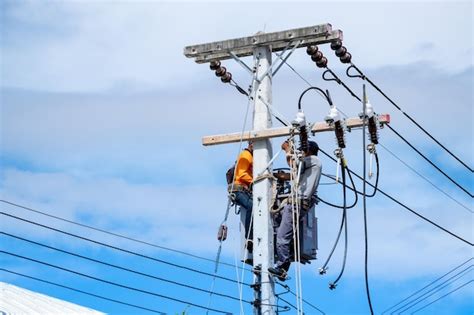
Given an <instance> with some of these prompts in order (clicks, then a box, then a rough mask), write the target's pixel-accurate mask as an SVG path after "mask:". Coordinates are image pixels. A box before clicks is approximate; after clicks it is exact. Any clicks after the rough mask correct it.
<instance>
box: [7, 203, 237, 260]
mask: <svg viewBox="0 0 474 315" xmlns="http://www.w3.org/2000/svg"><path fill="white" fill-rule="evenodd" d="M0 202H2V203H5V204H8V205H11V206H14V207H17V208H21V209H24V210H27V211H30V212H33V213H37V214H41V215H43V216H46V217H49V218H53V219H56V220H59V221H63V222H67V223H70V224H74V225H76V226H80V227H83V228H87V229H90V230H93V231H97V232H100V233H104V234H107V235H111V236H115V237H118V238H121V239H125V240H128V241H132V242H135V243H138V244H142V245H147V246H150V247H154V248H158V249H162V250H166V251H170V252H173V253H177V254H181V255H185V256H188V257H192V258H196V259H200V260H203V261H208V262H213V263H215V260H214V259H210V258H206V257H202V256H198V255H194V254H191V253H187V252H184V251H180V250H176V249H173V248H170V247H165V246H162V245H157V244H153V243H150V242H147V241H144V240H139V239H136V238H133V237H129V236H126V235H123V234H119V233H114V232H110V231H107V230H104V229H101V228H98V227H94V226H91V225H87V224H84V223H79V222H77V221H72V220H69V219H66V218H63V217H60V216H56V215H52V214H50V213H47V212H45V211H40V210H38V209H33V208H30V207H27V206H24V205H20V204H18V203H14V202H12V201H8V200H5V199H0ZM219 264H220V265H223V266H228V267H232V268H234V267H235V266H234V265H232V264H229V263H225V262H219Z"/></svg>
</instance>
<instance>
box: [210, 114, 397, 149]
mask: <svg viewBox="0 0 474 315" xmlns="http://www.w3.org/2000/svg"><path fill="white" fill-rule="evenodd" d="M378 119H379V123H380V124H381V125H382V126H383V125H384V124H388V123H390V115H389V114H382V115H379V116H378ZM362 125H363V121H362V120H361V119H360V118H348V119H346V126H347V128H349V129H352V128H358V127H362ZM333 130H334V128H333V127H331V126H330V125H328V124H327V123H326V122H318V123H315V124H314V126H313V128H312V129H311V132H312V133H316V132H324V131H333ZM290 134H291V128H290V127H280V128H271V129H266V130H260V131H258V130H253V131H245V132H244V134H243V137H242V133H240V132H236V133H228V134H222V135H214V136H205V137H203V138H202V144H203V145H204V146H209V145H217V144H225V143H233V142H239V141H240V139H241V138H242V140H243V141H248V140H263V139H269V138H277V137H285V136H289V135H290Z"/></svg>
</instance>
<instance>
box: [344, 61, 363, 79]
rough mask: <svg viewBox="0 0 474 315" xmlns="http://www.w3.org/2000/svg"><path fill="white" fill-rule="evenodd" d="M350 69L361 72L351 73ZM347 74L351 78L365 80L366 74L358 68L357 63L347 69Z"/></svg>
mask: <svg viewBox="0 0 474 315" xmlns="http://www.w3.org/2000/svg"><path fill="white" fill-rule="evenodd" d="M350 69H355V70H356V71H357V72H358V73H359V74H350V73H349V70H350ZM346 75H347V76H348V77H349V78H361V79H362V80H365V75H364V74H363V73H362V71H360V70H359V68H357V67H356V66H355V65H353V64H351V65H350V66H349V67H348V68H347V70H346Z"/></svg>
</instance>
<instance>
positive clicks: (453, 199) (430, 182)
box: [379, 143, 474, 213]
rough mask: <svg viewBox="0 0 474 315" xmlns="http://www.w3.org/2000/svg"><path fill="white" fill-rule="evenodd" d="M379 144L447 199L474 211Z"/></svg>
mask: <svg viewBox="0 0 474 315" xmlns="http://www.w3.org/2000/svg"><path fill="white" fill-rule="evenodd" d="M379 146H381V147H382V148H383V149H384V150H385V151H387V152H388V153H389V154H390V155H391V156H393V157H394V158H395V159H397V160H398V161H399V162H400V163H402V164H403V165H405V166H406V167H407V168H408V169H410V170H411V171H412V172H414V173H415V174H416V175H418V176H419V177H420V178H422V179H423V180H424V181H426V182H427V183H429V184H430V185H431V186H433V187H434V188H436V190H438V191H439V192H441V193H442V194H443V195H445V196H446V197H448V198H449V199H451V200H452V201H454V202H455V203H457V204H458V205H459V206H461V207H463V208H464V209H466V210H467V211H469V212H470V213H474V211H472V210H471V209H469V208H468V207H467V206H465V205H464V204H462V203H461V202H460V201H459V200H457V199H456V198H454V197H453V196H451V195H450V194H448V193H447V192H446V191H444V190H443V189H441V188H439V186H438V185H435V184H434V183H433V182H432V181H430V180H429V179H428V178H426V177H425V176H423V175H422V174H421V173H420V172H418V171H417V170H416V169H414V168H413V167H411V166H410V165H409V164H408V163H406V162H405V161H403V160H402V159H401V158H400V157H399V156H398V155H396V154H395V153H393V152H392V151H390V150H389V149H388V148H387V147H385V146H384V145H383V144H381V143H379Z"/></svg>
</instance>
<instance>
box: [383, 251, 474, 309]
mask: <svg viewBox="0 0 474 315" xmlns="http://www.w3.org/2000/svg"><path fill="white" fill-rule="evenodd" d="M473 259H474V258H472V257H471V258H469V259H467V260H466V261H464V262H462V263H461V264H459V265H457V266H456V267H454V268H452V269H450V270H449V271H448V272H446V273H445V274H443V275H442V276H440V277H438V278H436V279H435V280H433V281H431V282H430V283H428V284H427V285H425V286H424V287H423V288H421V289H419V290H417V291H416V292H414V293H412V294H411V295H409V296H407V297H406V298H404V299H403V300H401V301H400V302H398V303H397V304H395V305H392V306H391V307H389V308H387V309H386V310H384V311H383V312H382V313H381V315H383V314H385V313H386V312H388V311H389V310H391V309H392V308H395V307H397V306H398V305H400V304H402V303H403V302H405V301H406V300H408V299H410V298H411V297H412V296H415V295H416V294H418V293H420V292H421V291H423V290H424V289H426V288H428V287H430V286H431V285H432V284H434V283H436V282H438V281H439V280H441V279H443V278H444V277H446V276H447V275H449V274H451V273H452V272H454V271H455V270H456V269H459V268H461V267H462V266H464V265H465V264H467V263H468V262H470V261H471V260H473Z"/></svg>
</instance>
